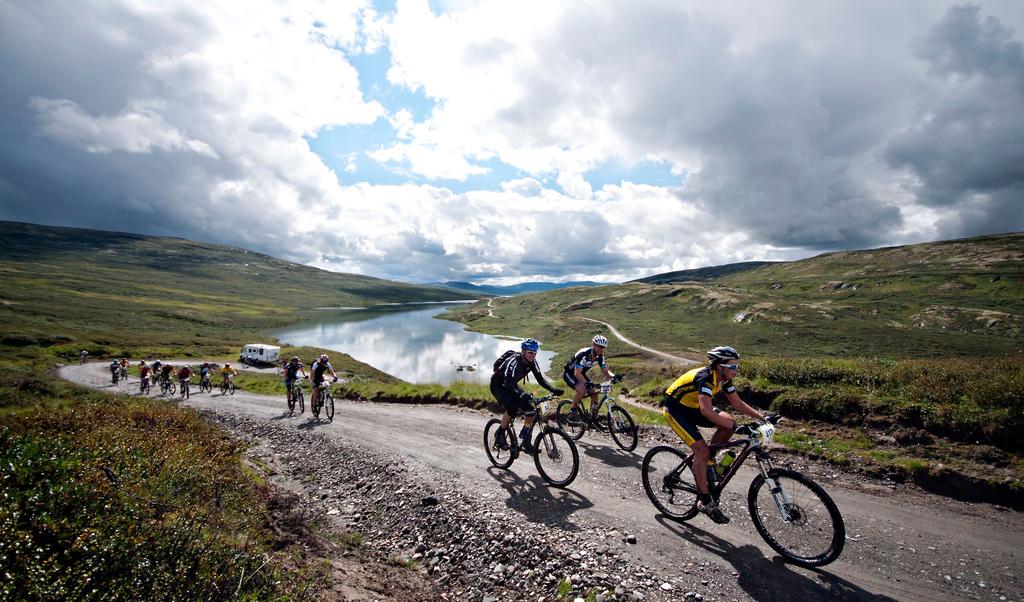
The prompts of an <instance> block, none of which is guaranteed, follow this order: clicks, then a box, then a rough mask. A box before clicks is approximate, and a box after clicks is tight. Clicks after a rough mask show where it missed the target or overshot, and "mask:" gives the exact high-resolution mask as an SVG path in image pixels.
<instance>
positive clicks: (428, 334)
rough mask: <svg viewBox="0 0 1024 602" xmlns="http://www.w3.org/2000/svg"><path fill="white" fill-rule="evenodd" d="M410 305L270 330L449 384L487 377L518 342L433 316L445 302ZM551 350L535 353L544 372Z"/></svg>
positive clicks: (335, 314) (396, 372) (330, 315)
mask: <svg viewBox="0 0 1024 602" xmlns="http://www.w3.org/2000/svg"><path fill="white" fill-rule="evenodd" d="M412 307H413V309H410V307H409V306H387V307H376V308H371V309H364V310H357V311H352V310H323V311H322V312H321V314H322V317H321V318H320V319H319V320H316V321H312V322H305V323H303V324H298V325H296V326H290V327H288V328H282V329H278V330H274V331H272V332H271V334H273V335H274V336H276V337H277V338H278V339H279V340H280V341H281V342H282V343H288V344H291V345H308V346H312V347H323V348H325V349H334V350H336V351H343V352H345V353H347V354H349V355H351V356H352V357H354V358H356V359H357V360H359V361H361V362H365V363H367V364H370V365H371V366H373V367H374V368H377V369H378V370H382V371H384V372H387V373H388V374H391V375H393V376H397V377H398V378H401V379H402V380H405V381H408V382H412V383H441V384H445V385H447V384H451V383H452V382H458V381H464V382H478V383H486V382H487V381H488V380H489V379H490V377H491V372H492V364H493V363H494V360H495V358H497V357H498V356H499V355H501V353H502V352H503V351H505V350H506V349H513V348H518V340H517V339H508V338H500V337H495V336H491V335H487V334H481V333H478V332H469V331H466V330H463V326H462V324H459V323H458V322H451V321H448V320H436V319H434V316H436V315H438V314H440V313H441V312H443V311H445V309H446V308H445V307H444V306H443V305H441V306H437V305H434V306H429V307H424V306H423V305H414V306H412ZM553 355H554V353H552V352H550V351H544V350H541V352H540V353H539V354H537V361H538V362H540V366H541V369H542V370H544V371H545V373H547V370H548V368H549V367H550V365H551V358H552V356H553ZM459 367H462V370H461V371H459V370H457V368H459ZM470 368H472V369H470ZM555 384H556V385H557V383H555Z"/></svg>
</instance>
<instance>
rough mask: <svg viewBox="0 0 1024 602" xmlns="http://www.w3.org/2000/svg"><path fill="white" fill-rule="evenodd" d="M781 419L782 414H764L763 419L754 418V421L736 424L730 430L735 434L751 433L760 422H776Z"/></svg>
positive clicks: (748, 434)
mask: <svg viewBox="0 0 1024 602" xmlns="http://www.w3.org/2000/svg"><path fill="white" fill-rule="evenodd" d="M781 421H782V414H765V415H764V420H755V421H754V422H748V423H746V424H737V425H736V426H734V427H733V429H732V432H734V433H736V434H737V435H747V436H750V435H753V434H754V431H756V430H757V429H758V427H759V426H761V425H762V424H765V423H768V424H772V425H775V424H778V423H779V422H781Z"/></svg>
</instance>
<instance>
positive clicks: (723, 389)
mask: <svg viewBox="0 0 1024 602" xmlns="http://www.w3.org/2000/svg"><path fill="white" fill-rule="evenodd" d="M540 347H541V343H540V342H539V341H537V340H535V339H532V338H529V339H526V340H524V341H522V343H521V344H520V351H519V352H514V351H511V352H506V353H505V354H503V355H502V356H501V357H500V358H498V361H497V362H496V363H495V370H494V374H493V375H492V376H491V383H490V388H491V394H492V395H493V396H494V398H495V399H496V400H498V402H499V403H500V404H501V405H502V406H503V407H504V409H505V412H504V414H503V415H502V417H501V426H502V428H501V429H498V430H497V431H496V434H495V441H494V444H495V445H496V446H498V447H499V448H502V449H508V446H509V443H508V441H507V440H506V439H505V437H506V435H505V431H506V430H507V429H508V427H509V425H510V424H511V423H512V421H513V420H514V419H515V417H516V416H517V415H518V414H519V413H520V412H523V413H524V422H523V427H522V429H521V430H520V432H519V436H520V439H521V443H520V446H519V447H520V449H521V450H523V451H525V452H527V453H535V451H536V450H533V449H532V446H531V444H530V437H531V431H532V428H533V423H534V418H535V417H534V416H533V410H534V408H533V396H532V395H530V393H528V392H527V391H525V390H524V389H523V388H522V387H521V386H520V385H519V383H520V382H521V381H522V380H523V379H525V378H526V377H527V376H528V375H530V374H532V375H533V376H534V378H535V379H536V381H537V383H538V384H539V385H540V386H542V387H544V388H545V389H547V390H548V391H551V392H552V393H554V394H555V395H562V394H563V393H564V391H563V390H562V389H559V388H556V387H555V386H554V385H552V384H551V383H549V382H548V381H547V379H545V378H544V374H543V373H542V372H541V370H540V367H539V366H538V364H537V352H538V351H539V350H540ZM607 348H608V339H607V338H606V337H604V336H603V335H600V334H599V335H596V336H594V338H593V339H592V340H591V344H590V346H589V347H584V348H582V349H580V350H579V351H577V352H576V353H575V354H573V356H572V358H571V359H570V360H569V361H568V362H567V363H566V364H565V366H564V367H563V370H562V380H563V381H564V382H565V384H566V385H567V386H569V387H570V388H572V389H573V390H574V391H575V394H574V396H573V408H574V409H577V408H579V404H580V402H581V401H582V400H583V398H584V397H586V396H588V395H589V396H590V398H591V402H592V403H596V402H597V397H598V393H599V391H600V387H599V385H595V384H594V383H592V382H591V380H590V378H589V377H588V376H587V371H588V370H590V369H591V368H592V367H594V366H595V365H596V366H598V367H599V368H600V369H601V371H602V372H603V374H604V376H605V377H606V378H608V379H612V378H614V376H615V374H613V373H612V371H611V370H610V369H609V368H608V365H607V363H606V361H605V350H606V349H607ZM707 357H708V362H709V363H708V365H706V366H701V367H699V368H694V369H692V370H689V371H687V372H686V373H684V374H683V375H682V376H680V377H679V378H677V379H675V380H674V381H673V382H672V384H670V385H669V386H668V388H667V389H665V394H664V398H663V399H662V403H661V405H662V414H663V415H664V417H665V420H666V421H667V422H668V424H669V426H670V427H672V430H673V431H674V432H675V433H676V434H677V435H678V436H679V438H680V439H682V440H683V442H684V443H686V445H688V446H689V447H690V449H692V450H693V455H694V459H693V474H694V480H695V481H696V485H697V489H698V491H699V495H698V498H699V500H700V503H701V511H702V512H703V513H704V514H706V515H707V516H708V517H709V518H710V519H711V520H713V521H714V522H716V523H718V524H725V523H728V522H729V518H728V517H727V516H725V515H724V514H723V513H722V510H721V509H720V508H719V507H718V504H717V502H716V501H715V500H714V498H713V497H712V496H711V495H710V494H709V489H708V482H707V466H708V463H709V461H710V450H709V448H708V443H707V442H705V441H704V438H703V436H702V435H701V433H700V430H699V428H698V427H702V426H703V427H711V428H714V429H715V434H714V435H712V437H711V443H712V444H716V443H723V442H725V441H727V440H728V439H729V437H730V436H731V435H732V433H733V431H734V429H735V428H736V420H735V419H734V418H733V417H732V416H731V415H730V414H728V413H727V412H723V411H722V410H720V409H718V408H717V407H715V406H713V405H712V398H713V397H714V396H715V395H717V394H719V393H723V394H724V395H725V398H726V399H728V400H729V403H730V404H731V405H732V407H733V408H734V409H735V410H736V411H737V412H740V413H741V414H744V415H747V416H750V417H751V418H755V419H757V420H763V419H764V418H765V415H764V414H763V413H761V412H759V411H758V410H756V409H754V408H752V407H750V406H749V405H747V404H746V403H745V402H744V401H743V400H742V399H740V396H739V395H738V394H737V393H736V387H735V386H734V385H733V383H732V379H733V378H735V377H736V376H737V375H738V374H739V370H740V364H739V361H740V354H739V352H738V351H736V350H735V349H734V348H732V347H728V346H719V347H715V348H713V349H711V350H709V351H708V352H707Z"/></svg>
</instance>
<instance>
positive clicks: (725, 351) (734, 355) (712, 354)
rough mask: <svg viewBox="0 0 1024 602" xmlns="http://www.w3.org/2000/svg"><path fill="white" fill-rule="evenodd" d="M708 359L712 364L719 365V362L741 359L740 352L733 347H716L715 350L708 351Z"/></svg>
mask: <svg viewBox="0 0 1024 602" xmlns="http://www.w3.org/2000/svg"><path fill="white" fill-rule="evenodd" d="M708 359H709V360H711V363H712V364H717V363H718V362H726V361H729V360H738V359H740V352H739V351H736V350H735V349H733V348H732V347H725V346H721V347H715V348H714V349H712V350H710V351H708Z"/></svg>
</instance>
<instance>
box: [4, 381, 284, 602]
mask: <svg viewBox="0 0 1024 602" xmlns="http://www.w3.org/2000/svg"><path fill="white" fill-rule="evenodd" d="M11 376H12V375H11V374H10V373H9V372H5V373H4V374H3V376H2V378H3V379H4V381H5V384H7V385H8V386H7V387H5V390H9V389H10V381H9V380H8V379H10V378H11ZM20 392H21V394H22V396H21V398H20V400H18V402H17V403H18V405H19V406H21V407H24V406H28V407H29V409H28V410H27V411H23V412H15V413H10V412H8V413H5V416H4V419H3V426H2V427H0V481H2V482H3V485H4V504H2V505H0V558H3V559H4V563H3V564H4V572H5V574H6V579H4V580H3V582H2V583H0V598H3V599H61V600H88V599H126V600H143V599H156V598H160V599H204V600H228V599H236V598H241V599H255V598H260V599H279V598H280V599H285V598H286V597H287V590H286V589H285V588H284V587H283V586H282V585H281V584H280V579H281V576H280V575H278V574H277V572H276V569H275V567H274V565H272V564H270V565H268V564H267V563H266V562H265V560H266V554H267V553H268V552H269V551H270V549H271V548H270V541H269V535H268V532H267V531H266V524H265V515H264V514H263V512H262V511H261V507H262V504H263V500H264V499H265V498H266V495H267V491H266V490H265V488H264V487H263V486H261V484H260V483H259V482H257V481H256V480H254V479H253V478H252V476H251V474H250V473H249V472H247V471H246V470H245V469H244V467H243V465H242V463H241V462H240V455H241V451H242V448H241V447H240V446H239V445H238V444H236V443H235V442H233V441H232V440H230V439H228V438H226V437H224V436H223V435H222V434H221V433H219V432H218V431H216V429H214V428H212V427H211V426H210V425H209V424H208V423H207V422H206V421H205V420H203V419H201V418H200V417H199V416H198V415H196V414H194V413H191V412H183V411H180V410H178V409H175V408H172V407H169V406H161V405H159V404H154V403H149V402H141V403H140V402H137V401H134V400H129V399H127V398H121V397H115V398H111V397H109V396H107V395H103V394H99V393H93V392H88V391H85V390H82V389H79V388H77V387H73V386H71V385H66V384H61V383H59V382H53V381H42V380H40V381H36V380H32V381H29V382H28V383H27V386H23V387H21V390H20ZM11 401H12V400H11V399H10V398H8V399H7V400H6V402H7V403H6V404H5V406H6V408H10V406H11ZM6 408H5V409H6ZM200 451H201V453H197V452H200ZM182 575H189V578H188V579H182V578H181V576H182Z"/></svg>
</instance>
